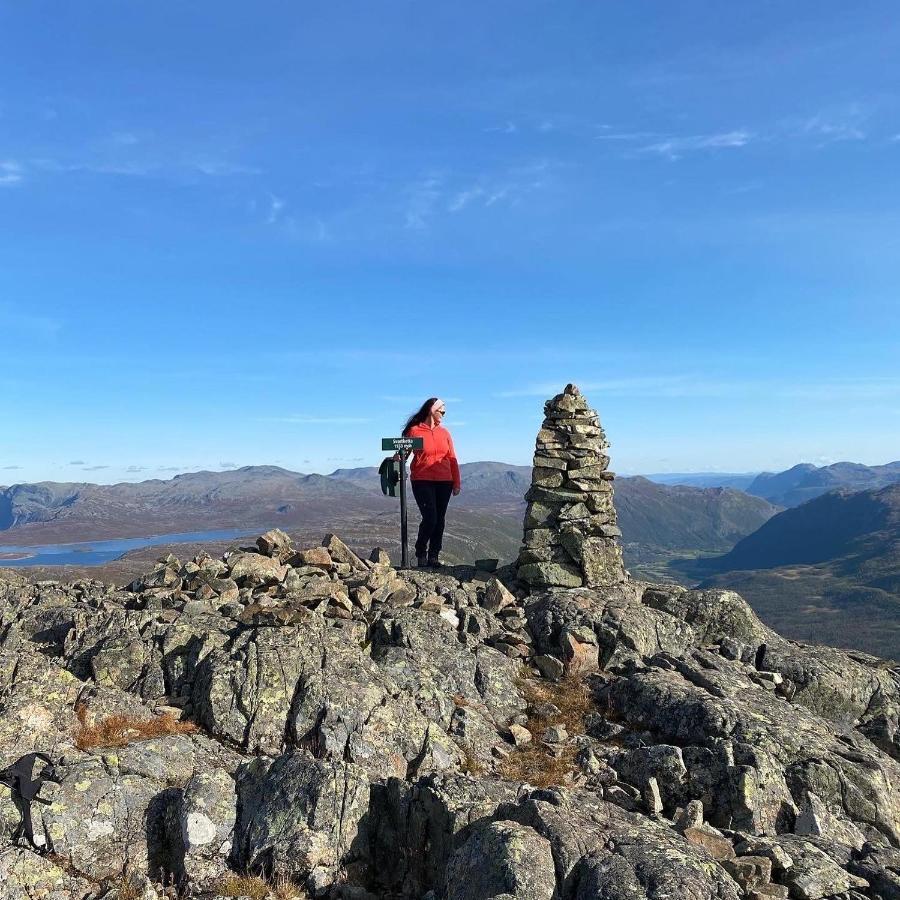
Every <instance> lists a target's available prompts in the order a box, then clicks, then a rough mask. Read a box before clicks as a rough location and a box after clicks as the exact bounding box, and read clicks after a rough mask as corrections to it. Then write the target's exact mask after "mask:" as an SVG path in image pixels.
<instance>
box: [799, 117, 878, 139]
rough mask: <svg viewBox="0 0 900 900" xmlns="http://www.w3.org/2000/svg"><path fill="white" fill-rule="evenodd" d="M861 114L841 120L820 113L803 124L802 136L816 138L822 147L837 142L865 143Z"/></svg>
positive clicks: (801, 127)
mask: <svg viewBox="0 0 900 900" xmlns="http://www.w3.org/2000/svg"><path fill="white" fill-rule="evenodd" d="M861 126H862V117H861V115H860V114H858V113H857V114H851V115H850V116H849V117H848V118H839V117H835V116H830V115H827V114H823V113H819V114H817V115H814V116H810V117H809V118H808V119H806V120H805V121H804V122H802V123H801V125H800V127H799V129H798V131H799V133H800V134H802V135H804V136H807V137H811V138H814V139H815V140H817V141H819V142H820V146H824V145H825V144H833V143H835V142H837V141H864V140H865V139H866V132H865V131H863V129H862V127H861Z"/></svg>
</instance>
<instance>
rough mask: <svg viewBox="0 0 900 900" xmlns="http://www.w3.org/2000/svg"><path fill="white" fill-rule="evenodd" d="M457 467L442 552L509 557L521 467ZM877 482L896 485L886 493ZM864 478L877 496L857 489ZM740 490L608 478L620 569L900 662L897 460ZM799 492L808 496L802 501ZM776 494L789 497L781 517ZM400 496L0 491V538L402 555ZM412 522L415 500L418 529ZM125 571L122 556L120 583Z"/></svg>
mask: <svg viewBox="0 0 900 900" xmlns="http://www.w3.org/2000/svg"><path fill="white" fill-rule="evenodd" d="M461 469H462V478H463V493H462V494H461V495H460V496H459V497H458V498H455V499H454V500H453V506H452V508H451V514H450V516H449V518H448V526H447V533H446V537H445V557H446V558H447V560H448V561H450V562H471V561H472V560H474V559H476V558H478V557H482V556H490V557H497V558H498V559H500V560H503V561H509V560H512V559H514V558H515V556H516V554H517V552H518V550H519V545H520V541H521V537H522V516H523V512H524V496H525V492H526V491H527V490H528V487H529V486H530V482H531V469H530V467H529V466H513V465H508V464H506V463H499V462H474V463H467V464H464V465H463V466H462V467H461ZM654 477H655V478H661V477H671V478H673V479H680V478H696V479H700V480H701V482H705V480H706V479H707V478H709V479H716V478H717V479H720V480H722V479H742V478H743V479H746V478H749V477H751V476H749V475H739V474H736V475H721V474H719V475H716V474H715V473H694V474H693V475H671V476H654ZM885 480H888V481H893V482H895V483H894V484H889V485H888V486H886V487H882V486H880V482H882V481H885ZM873 482H874V483H875V484H877V485H879V487H878V488H877V489H875V490H872V489H866V490H862V491H856V492H853V491H852V490H851V489H852V488H855V487H856V486H858V485H859V484H869V483H873ZM835 486H840V487H841V488H842V489H840V490H837V491H835V490H833V488H834V487H835ZM848 488H849V489H848ZM747 489H748V491H750V490H754V491H762V492H764V493H766V495H767V497H760V496H753V495H752V494H751V493H749V492H744V491H741V490H736V489H735V488H733V487H723V486H715V487H700V486H695V485H684V484H680V483H673V484H661V483H658V482H655V481H653V480H651V479H649V478H643V477H640V476H635V477H631V478H618V479H617V480H616V495H615V497H616V507H617V510H618V514H619V525H620V527H621V528H622V534H623V537H622V543H623V548H624V552H625V560H626V564H627V566H628V567H629V569H630V570H631V571H632V573H633V574H634V575H635V576H636V577H643V578H648V579H651V580H658V579H669V580H680V581H681V582H682V583H684V584H694V583H697V582H698V581H700V582H702V583H704V584H707V585H717V586H728V587H732V588H734V589H735V590H738V591H739V592H741V593H742V594H744V595H745V596H746V597H747V599H748V600H749V601H750V602H751V603H752V604H753V605H754V607H755V608H756V610H757V611H758V612H759V614H760V615H761V616H762V617H763V619H764V620H766V621H767V622H768V623H769V624H771V625H772V626H773V627H775V628H776V629H778V630H780V631H782V632H783V633H785V634H787V635H789V636H791V637H794V638H797V639H802V640H812V641H821V642H825V643H831V644H834V645H837V646H848V647H858V648H861V649H865V650H869V651H870V652H874V653H878V654H880V655H882V656H887V657H892V658H900V525H898V523H900V463H890V464H888V465H885V466H861V465H856V464H851V463H839V464H836V465H834V466H826V467H822V468H816V467H815V466H808V465H801V466H795V467H794V468H792V469H790V470H788V471H787V472H782V473H780V474H778V475H771V474H767V473H764V474H762V475H758V476H754V477H753V481H752V482H751V484H749V485H747ZM805 494H814V495H816V496H814V497H813V499H811V500H810V501H809V502H806V503H803V504H802V505H796V504H799V503H800V501H801V498H802V497H803V496H804V495H805ZM771 498H774V499H776V500H779V501H781V502H784V503H785V504H795V505H793V506H791V508H789V509H786V510H780V508H779V506H777V505H775V504H774V503H773V502H772V499H771ZM397 503H398V501H397V499H396V498H391V497H384V496H383V495H382V493H381V490H380V487H379V480H378V474H377V470H376V469H375V468H374V467H365V468H358V469H339V470H337V471H335V472H332V473H331V474H330V475H305V474H302V473H298V472H290V471H288V470H286V469H281V468H278V467H277V466H248V467H245V468H243V469H237V470H234V471H227V472H192V473H187V474H184V475H178V476H176V477H175V478H172V479H170V480H167V481H160V480H153V481H144V482H139V483H136V484H133V483H124V484H117V485H95V484H60V483H54V482H43V483H40V484H25V485H14V486H13V487H10V488H0V545H3V544H6V545H12V546H25V545H31V544H47V543H62V542H71V541H91V540H101V539H104V538H125V537H142V536H146V535H153V534H158V535H165V534H170V533H176V532H193V531H204V530H212V529H218V528H233V529H246V532H247V533H248V534H250V533H255V532H258V531H260V530H265V529H267V528H270V527H272V526H278V527H281V528H283V529H285V530H286V531H289V532H291V533H293V534H295V535H302V536H303V539H304V540H315V539H316V537H317V536H319V535H321V534H323V533H324V532H326V531H336V532H338V533H340V534H341V535H342V536H344V537H345V539H347V540H348V542H349V543H351V544H352V545H353V546H357V547H360V548H366V547H371V546H376V545H378V546H382V547H385V548H386V549H387V550H388V551H389V552H391V553H392V554H393V555H394V556H395V557H397V558H399V540H398V530H399V529H398V523H397V519H398V515H397V513H398V507H397ZM416 524H417V511H416V509H415V505H414V504H412V503H411V504H410V525H411V532H412V533H414V531H415V527H416ZM127 570H128V561H127V560H125V561H123V562H122V564H121V565H120V566H119V567H118V568H117V569H115V572H116V575H117V577H118V575H120V574H121V575H124V574H125V573H126V572H127ZM53 574H55V573H52V572H48V575H53Z"/></svg>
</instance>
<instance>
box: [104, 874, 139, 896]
mask: <svg viewBox="0 0 900 900" xmlns="http://www.w3.org/2000/svg"><path fill="white" fill-rule="evenodd" d="M111 887H112V889H113V890H114V891H115V892H116V900H141V897H143V896H144V892H143V891H142V890H141V889H140V888H138V887H137V886H136V885H135V884H134V882H132V881H129V879H127V878H123V879H122V880H121V881H120V882H118V884H114V885H111Z"/></svg>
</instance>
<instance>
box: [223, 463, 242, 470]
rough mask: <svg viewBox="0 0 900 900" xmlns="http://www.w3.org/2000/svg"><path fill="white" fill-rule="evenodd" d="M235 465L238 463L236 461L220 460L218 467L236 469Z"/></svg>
mask: <svg viewBox="0 0 900 900" xmlns="http://www.w3.org/2000/svg"><path fill="white" fill-rule="evenodd" d="M237 467H238V464H237V463H236V462H220V463H219V468H220V469H236V468H237Z"/></svg>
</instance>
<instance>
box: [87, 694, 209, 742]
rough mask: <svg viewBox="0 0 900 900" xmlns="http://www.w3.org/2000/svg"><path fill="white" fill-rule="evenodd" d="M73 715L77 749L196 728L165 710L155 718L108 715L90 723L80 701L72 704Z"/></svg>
mask: <svg viewBox="0 0 900 900" xmlns="http://www.w3.org/2000/svg"><path fill="white" fill-rule="evenodd" d="M75 716H76V717H77V719H78V730H77V731H76V732H75V746H76V747H77V748H78V749H79V750H93V749H95V748H98V747H99V748H105V747H125V746H126V745H128V744H130V743H132V742H134V741H146V740H149V739H150V738H157V737H165V736H166V735H169V734H192V733H193V732H195V731H196V730H197V726H196V725H195V724H194V723H193V722H181V721H179V720H178V719H176V718H175V716H173V715H172V714H171V713H165V714H164V715H162V716H157V717H156V718H155V719H137V718H135V717H133V716H122V715H115V716H107V718H105V719H98V720H97V721H95V722H94V723H93V724H91V723H89V722H88V709H87V707H86V706H84V705H83V704H82V705H79V706H76V707H75Z"/></svg>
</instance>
